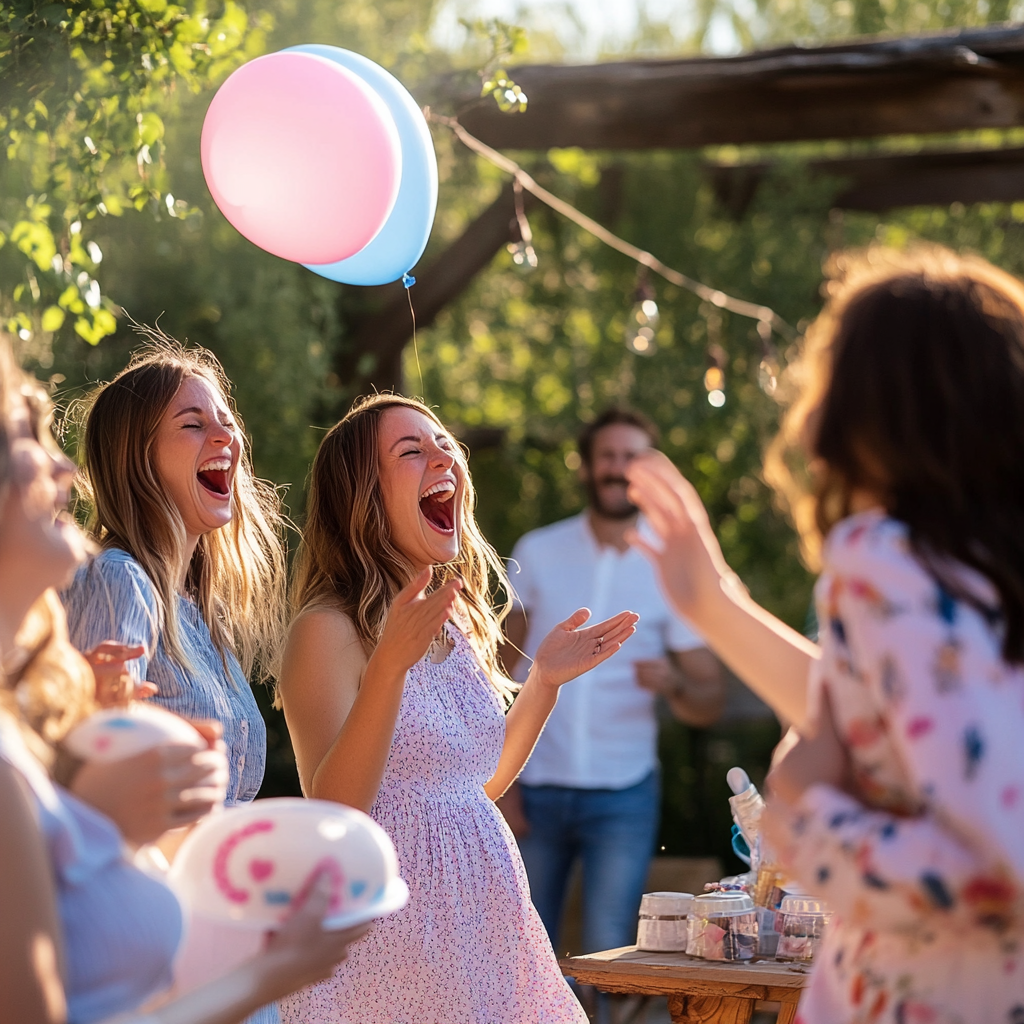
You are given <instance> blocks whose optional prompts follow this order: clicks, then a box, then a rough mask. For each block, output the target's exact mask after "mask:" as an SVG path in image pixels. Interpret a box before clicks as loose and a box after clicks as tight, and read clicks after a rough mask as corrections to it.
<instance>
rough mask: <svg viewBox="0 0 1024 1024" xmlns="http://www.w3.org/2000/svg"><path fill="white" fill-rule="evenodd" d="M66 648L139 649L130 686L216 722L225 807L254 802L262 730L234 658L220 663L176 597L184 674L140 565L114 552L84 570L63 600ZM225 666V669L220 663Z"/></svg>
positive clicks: (196, 619)
mask: <svg viewBox="0 0 1024 1024" xmlns="http://www.w3.org/2000/svg"><path fill="white" fill-rule="evenodd" d="M61 596H62V597H63V599H64V606H65V608H66V609H67V613H68V628H69V630H70V633H71V642H72V643H73V644H74V645H75V646H76V647H77V648H78V649H79V650H80V651H87V650H89V649H90V648H92V647H95V646H96V645H97V644H98V643H101V642H102V641H104V640H116V641H118V642H119V643H122V644H141V645H142V646H143V647H145V648H146V654H144V655H143V656H142V657H141V658H137V659H136V660H135V661H132V662H130V663H129V665H128V668H129V670H130V671H131V673H132V675H133V677H134V678H135V680H136V681H137V682H138V681H141V680H143V679H145V680H148V681H149V682H151V683H155V684H156V685H157V687H158V692H157V695H156V696H155V697H153V698H151V700H152V701H153V703H154V704H159V705H161V706H162V707H165V708H167V709H168V711H173V712H174V713H175V714H178V715H181V716H182V717H184V718H215V719H216V720H217V721H218V722H220V723H221V725H223V726H224V743H225V745H226V746H227V754H228V765H229V767H230V770H231V778H230V782H229V783H228V796H227V801H226V803H227V805H228V806H229V807H230V806H232V805H233V804H237V803H244V802H245V801H247V800H252V799H253V797H255V796H256V794H257V792H259V788H260V784H261V783H262V782H263V772H264V769H265V768H266V762H267V730H266V726H265V725H264V724H263V718H262V716H261V715H260V711H259V708H258V707H257V705H256V698H255V697H254V696H253V692H252V689H251V688H250V686H249V683H248V680H247V679H246V678H245V676H244V675H243V674H242V669H241V666H240V665H239V664H238V661H237V659H236V658H235V657H234V655H232V654H229V655H228V656H227V658H226V659H222V658H221V656H220V652H219V651H218V650H217V648H216V647H215V646H214V643H213V638H212V637H211V636H210V630H209V629H208V628H207V625H206V623H205V622H204V621H203V616H202V614H201V613H200V611H199V608H198V606H197V605H196V604H195V602H193V601H190V600H189V599H188V598H186V597H182V596H180V595H179V597H178V622H179V625H180V636H181V644H182V647H183V648H184V650H185V653H186V654H187V655H188V658H189V661H191V663H192V670H191V671H188V670H186V669H184V668H182V666H181V665H179V664H178V663H177V662H176V661H174V660H173V659H172V658H171V657H170V656H169V655H168V654H167V652H166V650H165V649H164V643H163V637H162V636H160V635H159V631H158V628H157V595H156V589H155V588H154V586H153V583H152V581H151V580H150V578H149V576H147V575H146V571H145V570H144V569H143V568H142V566H141V565H140V564H139V563H138V562H137V561H135V559H134V558H132V556H131V555H129V554H128V553H127V552H125V551H122V550H121V549H120V548H110V549H108V550H106V551H103V552H101V553H100V554H99V555H97V556H96V558H94V559H92V560H91V561H90V562H89V563H87V564H86V565H83V566H82V567H81V568H80V569H79V570H78V572H77V574H76V575H75V578H74V581H73V582H72V584H71V586H70V587H68V589H67V590H66V591H65V592H64V593H63V594H62V595H61ZM225 662H226V664H225Z"/></svg>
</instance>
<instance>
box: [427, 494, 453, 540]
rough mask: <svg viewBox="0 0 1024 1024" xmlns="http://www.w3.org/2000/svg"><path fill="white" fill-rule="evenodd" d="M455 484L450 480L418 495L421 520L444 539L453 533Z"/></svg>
mask: <svg viewBox="0 0 1024 1024" xmlns="http://www.w3.org/2000/svg"><path fill="white" fill-rule="evenodd" d="M454 497H455V484H453V483H452V482H451V481H450V480H442V481H441V482H440V483H436V484H434V485H433V486H432V487H428V488H427V489H426V490H425V491H424V492H423V493H422V494H421V495H420V512H421V513H422V515H423V518H424V519H426V521H427V522H428V523H430V525H431V526H432V527H433V528H434V529H435V530H437V532H438V533H443V534H444V535H445V536H446V537H450V536H452V535H453V534H454V533H455V503H454V502H453V501H452V498H454Z"/></svg>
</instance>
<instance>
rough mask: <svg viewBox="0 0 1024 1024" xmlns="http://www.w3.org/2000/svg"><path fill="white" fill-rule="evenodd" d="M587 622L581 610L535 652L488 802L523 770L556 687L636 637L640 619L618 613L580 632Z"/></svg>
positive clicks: (508, 718) (508, 726)
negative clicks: (535, 655)
mask: <svg viewBox="0 0 1024 1024" xmlns="http://www.w3.org/2000/svg"><path fill="white" fill-rule="evenodd" d="M589 617H590V612H589V611H588V610H587V609H586V608H581V609H579V610H578V611H576V612H574V613H573V614H572V615H571V616H570V617H569V618H568V619H566V620H565V622H560V623H559V624H558V625H557V626H555V628H554V629H553V630H551V632H550V633H548V635H547V636H546V637H545V638H544V639H543V641H541V644H540V647H538V648H537V657H536V658H535V659H534V663H533V667H532V668H531V669H530V674H529V675H528V676H527V677H526V682H525V683H523V688H522V689H521V690H520V691H519V694H518V696H517V697H516V699H515V701H514V703H513V704H512V707H511V708H510V709H509V713H508V715H507V716H506V718H505V743H504V745H503V746H502V748H501V757H500V758H499V760H498V768H497V771H495V773H494V775H493V777H492V778H491V779H489V780H488V782H487V784H486V785H485V786H484V791H485V792H486V793H487V795H488V796H489V797H490V798H491V799H492V800H497V799H498V798H499V797H500V796H501V795H502V793H504V792H505V790H507V789H508V787H509V786H510V785H512V783H513V781H514V780H515V778H516V776H517V775H518V774H519V773H520V772H521V771H522V770H523V765H525V764H526V762H527V759H528V758H529V756H530V754H531V753H533V748H534V747H535V746H536V745H537V740H538V739H539V738H540V734H541V731H542V730H543V728H544V724H545V723H546V722H547V720H548V716H549V715H550V714H551V709H552V708H553V707H554V706H555V701H556V700H557V699H558V688H559V687H560V686H562V685H563V684H565V683H567V682H569V681H570V680H572V679H575V678H576V677H577V676H579V675H582V674H583V673H584V672H589V671H590V669H592V668H594V667H596V666H597V665H600V664H601V662H602V661H606V660H607V659H608V658H610V657H611V656H612V655H613V654H615V653H617V652H618V650H619V648H620V647H621V646H622V645H623V644H624V643H625V642H626V641H627V640H628V639H629V638H630V637H631V636H632V635H633V634H634V633H635V632H636V622H637V619H638V618H639V616H637V615H635V614H634V613H633V612H619V614H618V615H613V616H612V617H611V618H610V619H605V620H604V622H598V623H595V624H594V625H592V626H588V627H587V628H586V629H583V628H581V627H582V626H583V624H584V623H585V622H586V621H587V619H588V618H589ZM598 641H600V643H598Z"/></svg>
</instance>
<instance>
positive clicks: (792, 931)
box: [775, 893, 832, 960]
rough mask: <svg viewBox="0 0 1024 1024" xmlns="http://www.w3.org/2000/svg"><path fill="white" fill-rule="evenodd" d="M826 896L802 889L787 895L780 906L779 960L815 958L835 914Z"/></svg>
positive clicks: (777, 953)
mask: <svg viewBox="0 0 1024 1024" xmlns="http://www.w3.org/2000/svg"><path fill="white" fill-rule="evenodd" d="M831 916H832V915H831V913H830V912H829V909H828V907H827V906H826V904H825V902H824V901H823V900H819V899H818V898H817V897H815V896H807V895H804V894H802V893H800V894H796V893H791V894H789V895H788V896H784V897H783V900H782V907H781V908H780V910H779V924H778V925H776V927H777V928H778V929H779V948H778V950H777V952H776V953H775V959H776V960H813V959H814V954H815V953H817V951H818V947H819V946H820V945H821V940H822V939H823V938H824V936H825V928H826V927H827V925H828V922H829V918H830V917H831Z"/></svg>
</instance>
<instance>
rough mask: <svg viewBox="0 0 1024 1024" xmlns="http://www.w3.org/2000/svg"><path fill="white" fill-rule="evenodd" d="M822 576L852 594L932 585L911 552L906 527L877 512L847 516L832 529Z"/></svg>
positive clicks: (920, 587) (904, 589) (930, 586)
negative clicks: (845, 587) (839, 583)
mask: <svg viewBox="0 0 1024 1024" xmlns="http://www.w3.org/2000/svg"><path fill="white" fill-rule="evenodd" d="M822 577H823V579H825V580H836V581H846V582H848V583H849V588H847V589H851V592H852V593H856V594H864V595H867V594H870V593H875V592H879V593H889V592H891V591H898V592H900V593H902V594H909V593H910V592H920V591H921V590H922V588H924V589H928V590H930V589H931V588H932V587H933V586H934V583H933V581H932V580H931V577H930V576H929V574H928V573H927V572H926V571H925V569H924V567H923V566H922V565H921V563H920V562H919V561H918V559H917V557H916V556H915V555H914V553H913V551H912V550H911V546H910V532H909V530H908V528H907V525H906V524H905V523H903V522H900V521H899V520H898V519H893V518H892V517H891V516H888V515H886V514H885V512H883V511H881V510H877V509H871V510H869V511H867V512H859V513H856V514H855V515H852V516H847V518H846V519H843V520H842V521H841V522H839V523H837V524H836V525H835V526H834V527H833V528H832V531H831V532H830V533H829V535H828V538H827V540H826V541H825V547H824V550H823V552H822Z"/></svg>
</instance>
